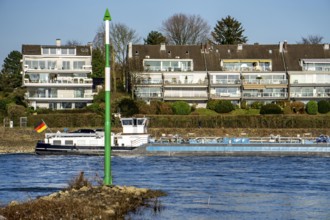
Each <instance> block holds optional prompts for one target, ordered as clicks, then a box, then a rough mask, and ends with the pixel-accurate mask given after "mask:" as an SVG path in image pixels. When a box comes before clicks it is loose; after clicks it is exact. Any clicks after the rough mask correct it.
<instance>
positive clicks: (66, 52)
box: [41, 47, 76, 55]
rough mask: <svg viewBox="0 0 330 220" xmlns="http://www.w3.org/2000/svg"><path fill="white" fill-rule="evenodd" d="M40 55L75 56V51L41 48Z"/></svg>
mask: <svg viewBox="0 0 330 220" xmlns="http://www.w3.org/2000/svg"><path fill="white" fill-rule="evenodd" d="M41 51H42V54H43V55H55V54H58V55H75V54H76V49H74V48H55V47H54V48H47V47H45V48H42V50H41Z"/></svg>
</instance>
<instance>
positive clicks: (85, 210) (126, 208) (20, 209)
mask: <svg viewBox="0 0 330 220" xmlns="http://www.w3.org/2000/svg"><path fill="white" fill-rule="evenodd" d="M81 175H82V176H79V177H78V178H77V179H78V182H79V184H80V183H82V182H83V183H84V185H83V186H82V185H81V186H79V187H73V188H68V189H67V190H63V191H60V192H56V193H53V194H50V195H48V196H44V197H40V198H37V199H35V200H31V201H27V202H24V203H18V202H15V201H13V202H11V203H10V204H8V205H7V206H6V207H3V208H0V219H8V220H9V219H11V220H15V219H124V218H125V216H127V214H129V213H130V212H132V211H138V210H139V208H142V207H148V208H152V209H153V210H154V211H155V212H156V213H157V212H159V211H160V210H161V204H160V202H159V201H158V199H157V198H158V197H160V196H165V193H163V192H161V191H159V190H150V189H145V188H136V187H132V186H113V187H109V186H91V185H90V184H89V183H88V184H86V182H85V179H83V173H82V174H81ZM74 184H76V183H74Z"/></svg>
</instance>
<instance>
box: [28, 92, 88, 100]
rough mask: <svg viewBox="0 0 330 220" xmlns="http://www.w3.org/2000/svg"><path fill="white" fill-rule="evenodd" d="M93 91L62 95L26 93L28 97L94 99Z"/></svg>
mask: <svg viewBox="0 0 330 220" xmlns="http://www.w3.org/2000/svg"><path fill="white" fill-rule="evenodd" d="M93 96H94V94H93V93H85V94H83V95H73V96H72V95H71V96H70V95H67V96H65V95H61V96H58V95H57V94H51V95H49V94H48V95H46V94H45V93H32V94H28V93H27V94H25V98H26V99H93Z"/></svg>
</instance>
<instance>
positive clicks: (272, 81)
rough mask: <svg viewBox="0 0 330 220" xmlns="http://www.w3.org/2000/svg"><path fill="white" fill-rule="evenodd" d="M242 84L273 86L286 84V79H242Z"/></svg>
mask: <svg viewBox="0 0 330 220" xmlns="http://www.w3.org/2000/svg"><path fill="white" fill-rule="evenodd" d="M242 81H243V84H267V85H273V84H287V83H288V80H287V79H279V80H275V79H244V80H242Z"/></svg>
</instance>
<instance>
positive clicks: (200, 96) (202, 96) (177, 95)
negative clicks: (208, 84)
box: [164, 91, 208, 100]
mask: <svg viewBox="0 0 330 220" xmlns="http://www.w3.org/2000/svg"><path fill="white" fill-rule="evenodd" d="M164 99H167V100H175V99H189V100H207V99H208V94H207V92H206V91H164Z"/></svg>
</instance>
